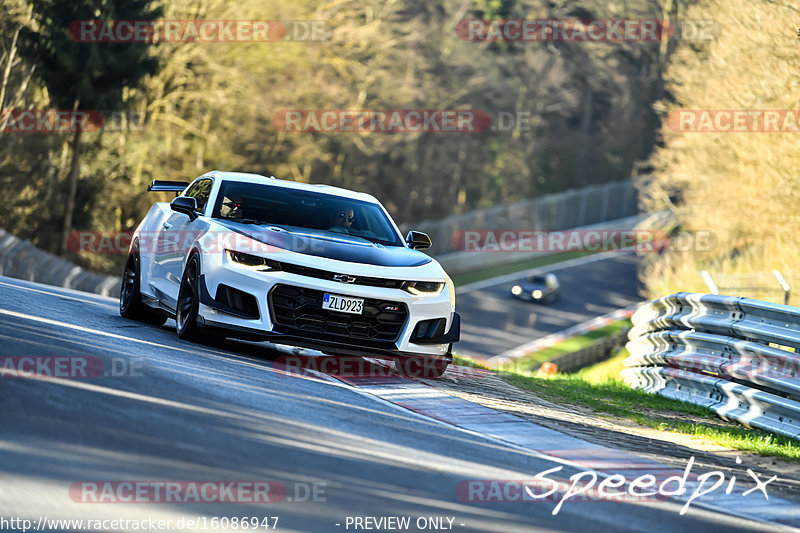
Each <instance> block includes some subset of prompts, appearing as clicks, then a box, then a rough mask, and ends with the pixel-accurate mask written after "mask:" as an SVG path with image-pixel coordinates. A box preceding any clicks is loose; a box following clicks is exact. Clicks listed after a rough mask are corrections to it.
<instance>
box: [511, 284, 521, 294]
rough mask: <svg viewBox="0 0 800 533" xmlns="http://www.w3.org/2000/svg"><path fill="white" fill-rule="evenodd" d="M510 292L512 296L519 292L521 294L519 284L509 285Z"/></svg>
mask: <svg viewBox="0 0 800 533" xmlns="http://www.w3.org/2000/svg"><path fill="white" fill-rule="evenodd" d="M511 294H513V295H514V296H519V295H520V294H522V287H520V286H519V285H514V286H513V287H511Z"/></svg>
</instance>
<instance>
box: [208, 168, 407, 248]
mask: <svg viewBox="0 0 800 533" xmlns="http://www.w3.org/2000/svg"><path fill="white" fill-rule="evenodd" d="M211 216H212V217H213V218H221V219H226V220H233V221H238V222H242V223H249V224H268V225H271V226H280V227H282V228H284V229H287V230H288V231H292V228H304V229H311V230H322V231H329V232H333V233H339V234H347V235H353V236H356V237H361V238H363V239H366V240H368V241H371V242H375V243H379V244H383V245H385V246H405V243H404V242H403V240H402V239H401V238H400V236H399V235H398V234H397V232H396V231H395V229H394V227H393V226H392V224H391V222H390V221H389V219H388V217H387V216H386V214H385V213H384V211H383V210H382V209H381V208H380V207H379V206H378V205H376V204H374V203H370V202H364V201H361V200H353V199H350V198H343V197H340V196H333V195H329V194H322V193H317V192H313V191H299V190H294V189H290V188H285V187H276V186H270V185H260V184H254V183H243V182H235V181H226V182H223V183H222V186H221V188H220V193H219V194H218V195H217V200H216V203H215V204H214V209H213V211H212V213H211Z"/></svg>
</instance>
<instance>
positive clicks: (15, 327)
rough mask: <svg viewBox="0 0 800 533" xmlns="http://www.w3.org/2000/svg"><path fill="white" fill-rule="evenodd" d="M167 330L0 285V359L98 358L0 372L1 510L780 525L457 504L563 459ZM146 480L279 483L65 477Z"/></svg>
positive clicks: (517, 525)
mask: <svg viewBox="0 0 800 533" xmlns="http://www.w3.org/2000/svg"><path fill="white" fill-rule="evenodd" d="M621 268H632V266H631V265H630V264H629V262H628V261H627V260H626V259H624V258H620V259H619V260H618V261H614V262H611V263H610V264H608V265H607V266H601V265H597V264H595V265H589V266H587V269H588V270H589V271H595V270H596V271H601V270H602V272H605V273H607V275H610V274H611V272H618V271H619V269H621ZM584 275H586V272H585V271H584V272H574V273H573V272H569V273H567V272H564V273H563V276H562V280H563V281H564V282H565V291H566V292H567V295H566V297H565V299H564V302H563V304H561V305H564V306H565V307H563V308H561V309H562V312H563V313H565V317H566V316H568V315H566V314H567V313H575V314H576V315H577V314H578V313H579V311H578V310H577V308H572V307H569V306H570V305H572V304H571V303H570V302H572V301H573V298H574V300H578V299H579V295H578V294H575V295H574V296H569V293H568V291H570V290H571V289H570V283H571V282H572V281H573V280H574V279H577V277H578V276H584ZM598 276H602V275H601V274H598ZM593 279H600V278H597V277H596V278H593ZM591 280H592V278H591V277H589V280H588V281H587V282H586V283H588V284H589V285H591V283H592V281H591ZM498 290H499V289H498ZM599 290H611V289H599ZM583 296H585V295H583ZM617 303H624V298H622V299H621V300H620V301H619V302H615V304H614V305H617ZM520 305H524V304H520ZM586 311H587V312H594V310H593V309H590V308H589V307H588V306H587V308H586ZM520 312H521V311H517V313H520ZM599 312H602V310H600V311H599ZM595 314H596V313H595ZM576 319H577V316H576ZM565 320H566V318H565ZM544 322H547V326H548V327H552V328H553V329H560V328H561V326H562V325H563V324H559V323H557V322H558V321H555V320H552V321H545V320H544V319H540V320H539V321H537V323H536V325H535V327H537V328H544V327H546V326H545V324H544ZM171 324H173V323H172V321H170V322H168V323H167V326H164V327H153V326H147V325H141V324H138V323H134V322H131V321H128V320H125V319H123V318H121V317H120V316H119V315H118V312H117V306H116V301H115V300H110V299H106V298H102V297H98V296H94V295H89V294H84V293H78V292H73V291H69V290H65V289H60V288H53V287H48V286H43V285H38V284H35V283H30V282H24V281H19V280H13V279H9V278H0V356H3V360H4V361H6V360H8V357H9V356H11V357H21V356H29V357H40V358H41V357H50V358H52V357H56V356H73V357H74V356H81V357H83V358H98V360H100V361H102V368H101V369H100V370H98V371H97V374H98V376H97V377H88V378H81V379H74V378H73V377H70V378H63V377H62V378H39V379H31V378H28V379H26V378H22V377H8V376H5V377H4V378H3V379H0V404H1V405H2V408H3V411H2V413H3V414H2V419H1V420H2V424H0V428H1V429H0V476H2V477H1V478H0V479H2V483H1V484H0V517H5V518H8V517H17V518H24V519H30V520H32V521H33V523H34V524H37V521H38V520H40V519H41V517H47V519H48V520H50V519H57V518H58V519H117V518H121V519H142V518H151V519H154V520H155V519H163V520H172V521H173V522H172V524H173V525H172V529H171V530H179V529H183V530H191V528H186V527H184V528H181V527H178V526H176V525H175V524H177V523H178V521H179V520H181V519H184V520H186V519H187V518H196V517H201V516H204V517H207V519H208V520H210V519H211V518H212V517H248V518H249V517H259V518H264V517H279V521H278V523H277V530H278V531H313V532H315V531H323V532H327V531H354V530H356V528H355V527H354V525H353V523H354V522H352V521H353V517H362V518H363V517H386V516H400V517H403V516H406V517H412V524H414V523H415V522H414V520H416V519H417V518H418V517H434V518H436V517H439V518H440V519H441V520H439V521H436V520H433V521H430V522H426V524H427V526H426V527H427V529H425V530H434V528H433V527H432V526H433V525H437V524H438V526H437V527H438V530H443V529H449V530H454V531H498V532H508V531H592V532H600V531H631V532H633V531H650V532H656V531H687V532H689V531H691V532H695V531H704V532H715V531H719V532H722V531H725V532H730V531H776V530H778V529H779V528H778V527H777V526H776V525H775V524H765V523H759V522H755V521H750V520H746V519H742V518H739V517H734V516H730V515H728V514H723V513H720V512H714V511H711V510H705V509H701V508H699V507H698V508H695V507H693V508H692V509H690V511H689V512H688V513H687V514H686V515H684V516H680V515H679V514H678V510H679V509H680V507H681V505H680V504H679V503H676V502H674V501H669V500H663V501H650V502H647V503H631V502H609V501H605V502H589V503H574V504H566V505H564V506H563V507H562V508H561V509H560V512H559V513H558V514H557V515H555V516H554V515H553V514H552V511H553V508H554V504H553V503H545V502H525V503H522V502H502V503H497V502H494V503H488V502H483V503H476V502H469V501H464V500H463V498H459V497H458V496H457V492H456V488H457V486H458V483H459V482H460V481H463V480H467V479H497V480H509V479H512V480H513V479H531V478H532V476H534V475H535V474H536V473H539V472H542V471H545V470H547V469H549V468H553V466H554V464H555V463H554V462H553V461H552V460H551V459H549V458H547V457H543V456H542V455H541V454H536V453H533V452H531V451H526V450H525V449H523V448H521V447H519V446H511V445H504V444H503V442H500V441H498V440H497V439H493V438H488V437H485V436H483V435H481V434H478V433H476V432H467V431H464V430H461V429H459V428H457V427H453V426H449V425H447V424H445V423H442V422H438V421H435V420H433V419H430V418H426V417H424V416H421V415H419V414H416V413H414V412H412V411H410V410H407V409H404V408H402V407H398V406H397V405H393V404H392V403H391V402H389V401H386V400H385V399H382V398H378V397H376V396H373V395H370V394H369V393H366V392H365V391H364V390H359V389H358V388H357V387H354V386H352V385H349V384H347V383H344V382H341V381H337V380H334V379H332V378H331V379H317V378H313V377H299V376H296V375H295V376H289V375H287V374H286V373H285V372H282V371H281V365H280V363H279V362H278V361H277V360H276V358H278V356H279V355H280V352H276V351H274V350H270V349H268V348H266V347H264V346H263V345H256V344H248V343H239V342H228V343H225V344H221V345H218V346H204V345H198V344H192V343H188V342H184V341H181V340H179V339H178V338H177V336H176V335H175V333H174V330H173V329H171V328H170V327H168V326H169V325H171ZM487 327H488V325H487ZM531 327H534V325H532V326H531ZM95 370H97V369H95ZM430 390H431V391H435V389H433V388H430ZM387 394H388V392H387ZM571 468H572V467H567V468H566V469H565V470H564V472H565V474H564V475H569V473H570V472H572V471H573V470H574V469H572V470H571ZM142 480H146V481H149V482H153V483H155V482H168V481H182V482H186V481H196V482H200V481H216V482H227V481H232V482H238V483H244V482H253V481H260V482H265V481H266V482H269V483H270V487H272V489H273V490H272V492H271V494H272V495H273V496H274V495H275V492H276V491H275V490H274V489H275V487H277V486H282V487H285V491H286V492H285V498H273V499H271V500H270V502H269V503H257V504H256V503H230V502H227V503H192V502H188V503H187V502H182V503H138V502H137V503H92V500H91V498H90V497H87V496H86V495H85V493H83V492H81V490H83V489H80V490H78V489H76V488H75V487H76V486H77V487H84V488H85V487H86V486H87V484H86V483H87V482H90V481H91V482H95V483H98V484H99V485H100V486H105V485H104V484H103V482H111V481H113V482H114V483H117V484H119V482H121V481H130V482H133V481H142ZM281 484H282V485H281ZM94 494H95V496H96V495H97V493H94ZM243 499H245V500H246V498H243ZM278 499H279V500H281V501H279V502H277V501H275V500H278ZM348 517H350V518H349V519H348ZM449 519H451V520H452V522H449V521H448V520H449ZM348 520H350V522H348ZM361 523H362V525H363V524H365V523H368V522H361ZM348 524H349V525H348ZM373 525H374V524H373ZM439 526H441V527H439ZM8 529H10V530H14V528H8ZM73 529H74V528H73ZM194 529H195V530H198V531H201V530H212V529H210V528H208V529H201V528H198V527H195V528H194ZM48 530H49V531H55V530H58V529H56V528H53V527H51V528H50V529H48ZM63 530H68V529H67V528H64V529H63ZM217 530H226V531H234V529H233V528H231V527H228V528H227V529H222V528H219V529H217ZM262 530H263V529H262ZM361 530H365V528H362V529H361ZM409 530H411V531H417V530H419V529H416V527H414V528H412V529H409Z"/></svg>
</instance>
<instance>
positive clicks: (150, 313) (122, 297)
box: [119, 249, 167, 326]
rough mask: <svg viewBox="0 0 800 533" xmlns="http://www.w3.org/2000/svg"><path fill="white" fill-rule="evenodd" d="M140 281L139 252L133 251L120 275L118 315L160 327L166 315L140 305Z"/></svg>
mask: <svg viewBox="0 0 800 533" xmlns="http://www.w3.org/2000/svg"><path fill="white" fill-rule="evenodd" d="M141 279H142V276H141V261H140V259H139V252H138V250H136V249H134V250H133V251H132V252H131V254H130V255H129V256H128V260H127V261H126V262H125V270H124V272H123V274H122V288H121V289H120V292H119V314H120V315H121V316H122V317H124V318H130V319H132V320H138V321H140V322H146V323H148V324H153V325H156V326H161V325H163V324H164V322H166V321H167V315H166V313H164V312H163V311H159V310H156V309H151V308H149V307H147V306H146V305H144V303H142V291H141V285H140V283H141Z"/></svg>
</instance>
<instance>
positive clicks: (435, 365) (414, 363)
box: [394, 357, 450, 378]
mask: <svg viewBox="0 0 800 533" xmlns="http://www.w3.org/2000/svg"><path fill="white" fill-rule="evenodd" d="M449 365H450V363H449V362H448V361H446V360H444V359H441V358H435V359H434V358H430V357H407V358H404V359H396V360H395V362H394V368H395V370H396V371H397V373H398V374H400V375H401V376H405V377H409V378H440V377H442V375H444V373H445V372H446V371H447V367H448V366H449Z"/></svg>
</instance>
